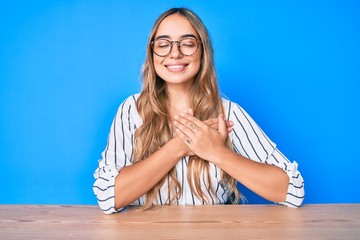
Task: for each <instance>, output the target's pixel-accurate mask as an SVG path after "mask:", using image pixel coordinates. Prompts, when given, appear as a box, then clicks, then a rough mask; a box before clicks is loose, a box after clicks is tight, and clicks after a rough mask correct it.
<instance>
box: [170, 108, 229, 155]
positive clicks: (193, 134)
mask: <svg viewBox="0 0 360 240" xmlns="http://www.w3.org/2000/svg"><path fill="white" fill-rule="evenodd" d="M190 112H191V110H190ZM174 126H175V128H176V134H177V135H178V136H179V137H180V139H181V140H182V141H183V142H184V143H185V144H186V145H187V146H188V148H189V149H190V150H191V151H192V152H193V153H194V154H196V155H197V156H199V157H200V158H202V159H205V160H208V161H211V160H212V157H214V156H215V155H216V154H215V153H216V152H217V151H219V150H221V148H223V147H225V140H226V138H227V135H228V127H227V124H226V121H225V119H224V116H223V114H219V116H218V130H215V129H213V128H212V127H210V126H209V125H208V124H206V123H204V122H202V121H201V120H199V119H197V118H196V117H193V116H191V115H190V114H188V113H183V114H181V115H179V116H175V121H174Z"/></svg>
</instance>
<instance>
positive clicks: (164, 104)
mask: <svg viewBox="0 0 360 240" xmlns="http://www.w3.org/2000/svg"><path fill="white" fill-rule="evenodd" d="M175 13H178V14H181V15H183V16H185V17H186V18H187V19H188V20H189V22H190V23H191V24H192V26H193V27H194V28H195V30H196V31H197V33H198V34H199V36H200V41H201V42H202V44H201V47H202V56H201V67H200V70H199V72H198V74H197V75H196V77H195V81H194V85H193V87H192V88H191V92H190V95H189V96H190V100H189V104H190V107H191V108H192V109H193V110H194V116H195V117H197V118H198V119H200V120H207V119H209V118H214V117H217V116H218V114H219V113H221V112H223V107H222V102H221V98H220V95H219V90H218V85H217V79H216V72H215V67H214V60H213V49H212V45H211V42H210V38H209V34H208V32H207V29H206V27H205V26H204V24H203V23H202V21H201V20H200V18H199V17H198V16H197V15H196V14H195V13H193V12H192V11H190V10H189V9H186V8H172V9H169V10H168V11H166V12H164V13H163V14H162V15H160V17H159V18H158V19H157V20H156V22H155V24H154V26H153V28H152V31H151V33H150V36H149V39H148V44H147V49H146V60H145V62H144V64H143V67H142V73H141V77H142V80H143V89H142V92H141V94H140V96H139V98H138V100H137V102H136V107H137V110H138V112H139V114H140V116H141V118H142V120H143V124H142V125H141V126H140V127H139V128H138V129H137V130H136V133H135V150H134V163H136V162H139V161H142V160H144V159H145V158H147V157H149V156H150V155H151V154H153V153H154V152H155V151H157V150H158V149H159V148H160V147H161V146H163V145H164V144H165V143H166V142H168V141H169V140H170V139H171V138H172V137H173V131H172V129H171V124H170V122H169V116H168V101H167V100H168V99H167V94H166V84H165V82H164V81H163V80H162V79H161V78H160V77H159V76H158V75H157V74H156V72H155V68H154V63H153V52H152V49H151V46H150V42H151V41H153V40H154V37H155V34H156V32H157V30H158V27H159V25H160V23H161V22H162V20H163V19H165V18H166V17H167V16H169V15H172V14H175ZM227 146H230V144H229V143H228V142H227ZM202 174H204V175H202ZM201 176H204V177H205V178H204V180H205V181H206V183H207V184H206V186H208V188H209V189H207V190H208V191H209V193H210V194H211V195H215V193H214V189H212V188H211V186H212V185H211V183H210V176H209V162H208V161H206V160H203V159H201V158H199V157H197V156H191V157H190V158H189V163H188V173H187V179H188V182H189V183H190V187H191V191H192V192H193V194H195V196H196V197H197V198H199V199H201V200H202V201H203V202H206V203H209V199H208V198H207V196H206V195H205V194H204V192H203V191H202V189H201V186H200V181H199V179H201ZM166 180H168V181H169V198H168V201H167V202H166V204H171V203H174V202H175V201H176V200H177V199H179V197H180V195H181V185H180V183H179V181H178V179H177V177H176V171H175V167H174V168H173V169H172V170H170V172H169V173H168V174H167V175H166V176H165V177H164V178H163V179H162V180H161V181H160V182H159V183H157V184H156V185H155V186H154V187H153V188H152V189H151V190H150V191H148V192H147V193H146V202H145V204H144V206H143V207H144V209H147V208H149V207H151V206H152V203H153V200H154V199H157V193H158V191H159V190H160V188H161V186H162V185H163V184H164V183H165V181H166ZM222 184H223V185H224V186H226V187H228V188H229V189H230V191H229V193H233V194H234V196H235V198H232V197H231V196H229V197H230V199H231V200H232V201H233V202H238V200H239V199H240V193H239V191H238V189H237V187H236V181H235V180H234V179H233V178H232V177H230V176H229V175H228V174H227V173H225V172H223V171H222Z"/></svg>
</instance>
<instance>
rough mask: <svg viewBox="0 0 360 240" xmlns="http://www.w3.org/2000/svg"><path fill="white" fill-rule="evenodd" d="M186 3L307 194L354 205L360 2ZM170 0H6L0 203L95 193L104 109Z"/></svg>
mask: <svg viewBox="0 0 360 240" xmlns="http://www.w3.org/2000/svg"><path fill="white" fill-rule="evenodd" d="M181 2H182V3H181V4H182V5H181V6H187V7H189V8H191V9H193V10H194V11H195V12H197V13H198V14H199V15H200V17H201V18H202V19H203V21H204V22H205V24H206V25H207V27H208V28H209V31H210V33H211V37H212V40H213V44H214V49H215V60H216V64H217V72H218V76H219V82H220V87H221V90H222V92H223V93H224V94H225V95H226V96H228V97H229V98H231V99H232V100H234V101H236V102H238V103H240V104H241V105H242V106H243V107H244V108H245V109H246V110H247V111H248V112H249V113H250V115H251V116H252V117H253V118H254V119H255V120H256V121H257V122H258V124H259V125H260V126H261V127H262V128H263V130H264V131H265V132H266V133H267V134H268V135H269V136H270V138H271V139H272V140H273V141H275V142H276V143H277V144H278V147H279V148H280V150H282V152H283V153H285V155H287V156H288V158H290V159H291V160H296V161H297V162H298V163H299V166H300V171H301V172H302V174H303V176H304V178H305V184H306V199H305V203H353V202H357V203H359V202H360V193H359V191H358V190H356V189H358V184H359V180H358V179H359V178H358V177H357V174H358V169H360V165H359V160H360V159H359V152H358V150H359V149H360V144H359V140H358V136H359V135H360V127H359V123H360V118H359V115H360V108H359V103H360V99H359V98H360V97H359V93H358V92H359V90H360V89H359V80H360V70H359V69H360V57H359V56H360V44H359V43H360V28H359V25H360V14H359V12H360V4H359V3H358V2H357V1H325V0H324V1H316V0H315V1H233V2H231V3H230V1H196V2H195V1H181ZM173 6H179V4H178V3H177V1H127V2H126V3H123V2H120V1H95V0H88V1H70V0H69V1H54V0H48V1H36V0H35V1H10V0H8V1H1V3H0V35H1V37H0V134H1V135H0V166H1V191H0V203H52V204H68V203H69V204H94V203H95V198H94V197H93V193H92V188H91V187H92V183H93V176H92V174H93V171H94V170H95V168H96V166H97V160H98V159H99V158H100V154H101V152H102V150H103V149H104V147H105V144H106V139H107V134H108V131H109V128H110V124H111V121H112V118H113V117H114V115H115V112H116V110H117V107H118V105H119V104H120V103H121V102H122V101H123V100H124V98H125V97H127V96H128V95H130V94H132V93H135V92H138V91H139V90H140V87H141V85H140V80H139V71H140V67H141V65H142V62H143V60H144V57H145V44H146V40H147V37H148V34H149V32H150V29H151V27H152V24H153V22H154V20H155V18H156V17H157V16H158V15H159V14H160V13H162V12H163V11H164V10H166V9H168V8H170V7H173ZM247 194H249V193H247ZM246 196H248V200H249V202H250V203H251V202H261V200H259V199H254V198H252V196H251V194H250V195H246Z"/></svg>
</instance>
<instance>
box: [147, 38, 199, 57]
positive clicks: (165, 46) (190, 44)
mask: <svg viewBox="0 0 360 240" xmlns="http://www.w3.org/2000/svg"><path fill="white" fill-rule="evenodd" d="M174 44H177V45H178V46H177V47H178V49H179V51H180V52H181V53H182V54H183V55H185V56H191V55H193V54H195V53H196V51H197V50H198V48H199V45H200V44H201V41H199V40H197V39H195V38H184V39H182V40H181V41H170V40H168V39H161V38H160V39H156V40H155V41H152V42H151V48H152V50H153V52H154V53H155V54H156V55H158V56H159V57H165V56H167V55H168V54H169V53H170V52H171V50H172V47H173V45H174Z"/></svg>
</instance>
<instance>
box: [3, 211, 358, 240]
mask: <svg viewBox="0 0 360 240" xmlns="http://www.w3.org/2000/svg"><path fill="white" fill-rule="evenodd" d="M0 239H145V240H148V239H202V240H208V239H225V240H227V239H360V204H347V205H341V204H340V205H304V206H303V207H301V208H299V209H294V208H287V207H283V206H277V205H216V206H171V207H170V206H161V207H156V208H154V209H152V210H147V211H141V210H139V209H136V208H132V209H128V210H125V211H123V212H120V213H116V214H112V215H105V214H103V213H102V212H101V211H100V210H99V209H98V207H97V206H79V205H74V206H51V205H50V206H49V205H0Z"/></svg>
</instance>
